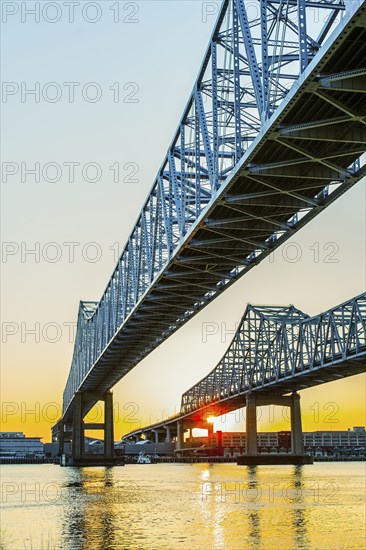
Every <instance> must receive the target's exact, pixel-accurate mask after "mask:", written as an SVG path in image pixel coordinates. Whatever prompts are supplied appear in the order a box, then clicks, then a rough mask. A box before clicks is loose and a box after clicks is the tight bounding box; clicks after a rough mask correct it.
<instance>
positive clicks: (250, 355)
mask: <svg viewBox="0 0 366 550" xmlns="http://www.w3.org/2000/svg"><path fill="white" fill-rule="evenodd" d="M352 360H353V361H355V360H356V362H355V363H354V364H352ZM361 360H363V367H362V366H361V369H362V370H365V366H366V293H364V294H361V295H360V296H357V297H356V298H354V299H352V300H350V301H349V302H345V303H343V304H341V305H340V306H337V307H336V308H333V309H331V310H329V311H326V312H325V313H322V314H320V315H318V316H316V317H309V316H308V315H305V313H303V312H302V311H299V310H298V309H296V308H294V307H293V306H288V307H271V306H267V307H262V306H261V307H257V306H253V305H248V307H247V309H246V311H245V313H244V316H243V318H242V320H241V323H240V326H239V328H238V330H237V332H236V334H235V336H234V339H233V341H232V342H231V344H230V346H229V349H228V350H227V352H226V353H225V355H224V357H223V358H222V359H221V361H220V362H219V364H218V365H217V366H216V367H215V368H214V369H213V370H212V371H211V372H210V374H208V375H207V376H206V377H205V378H203V379H202V380H201V381H200V382H198V384H196V385H195V386H193V387H192V388H190V389H189V390H188V391H187V392H186V393H184V394H183V396H182V405H181V413H182V414H188V413H192V412H193V411H195V410H197V409H200V408H201V407H205V406H207V405H211V404H212V403H219V402H220V401H221V400H226V399H230V398H233V397H236V396H238V395H242V394H245V393H248V392H251V391H255V390H258V389H262V388H269V389H270V390H271V391H274V392H276V391H278V389H279V387H280V386H281V383H282V384H283V383H284V384H285V385H286V383H287V380H288V379H289V378H293V377H301V379H304V380H305V378H306V375H309V374H310V375H311V377H312V380H313V382H312V383H313V384H314V383H320V382H321V379H322V372H323V370H326V369H329V367H330V366H334V365H337V364H341V365H340V366H341V368H338V371H334V372H336V374H332V376H333V379H334V378H337V377H339V378H342V377H344V376H348V375H349V374H353V373H354V372H353V370H352V368H353V366H356V371H357V372H359V368H360V367H359V365H360V364H361ZM349 367H351V369H350V370H349ZM320 370H321V371H322V372H319V371H320ZM326 379H327V378H325V380H324V381H326ZM308 385H312V384H311V383H310V384H309V383H308V382H305V381H304V387H308Z"/></svg>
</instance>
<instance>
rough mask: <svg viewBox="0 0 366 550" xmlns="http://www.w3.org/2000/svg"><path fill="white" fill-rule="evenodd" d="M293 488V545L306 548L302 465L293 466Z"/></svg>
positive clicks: (305, 512)
mask: <svg viewBox="0 0 366 550" xmlns="http://www.w3.org/2000/svg"><path fill="white" fill-rule="evenodd" d="M291 479H292V483H293V488H294V508H293V511H292V524H293V528H294V536H295V547H296V548H298V549H299V550H302V549H305V548H308V543H309V539H308V536H307V510H306V503H305V484H304V467H303V466H295V467H294V469H293V474H292V478H291Z"/></svg>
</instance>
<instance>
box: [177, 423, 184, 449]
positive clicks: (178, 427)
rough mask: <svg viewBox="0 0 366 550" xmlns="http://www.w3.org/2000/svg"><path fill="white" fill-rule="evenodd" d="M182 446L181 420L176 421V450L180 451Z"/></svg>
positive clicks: (182, 427)
mask: <svg viewBox="0 0 366 550" xmlns="http://www.w3.org/2000/svg"><path fill="white" fill-rule="evenodd" d="M183 446H184V425H183V422H177V445H176V450H177V451H180V450H182V449H183Z"/></svg>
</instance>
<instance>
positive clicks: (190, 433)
mask: <svg viewBox="0 0 366 550" xmlns="http://www.w3.org/2000/svg"><path fill="white" fill-rule="evenodd" d="M189 441H190V442H191V443H192V428H189Z"/></svg>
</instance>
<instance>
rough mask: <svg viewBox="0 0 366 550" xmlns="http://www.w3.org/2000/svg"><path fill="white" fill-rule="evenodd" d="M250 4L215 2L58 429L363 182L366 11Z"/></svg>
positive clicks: (267, 1) (340, 4) (91, 311)
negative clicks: (192, 75) (195, 67)
mask: <svg viewBox="0 0 366 550" xmlns="http://www.w3.org/2000/svg"><path fill="white" fill-rule="evenodd" d="M255 3H256V7H257V9H253V2H251V6H250V8H251V9H249V6H248V5H247V3H246V0H223V2H222V8H221V11H220V14H219V16H218V19H217V22H216V24H215V27H214V29H213V33H212V36H211V39H210V42H209V45H208V49H207V52H206V54H205V57H204V59H203V62H202V66H201V68H200V71H199V74H198V77H197V80H196V82H195V83H194V86H193V90H192V94H191V96H190V97H189V100H188V103H187V105H186V107H185V109H184V111H183V115H182V118H181V120H180V122H179V125H178V128H177V131H176V133H175V135H174V137H173V140H172V143H171V144H170V146H169V148H168V152H167V155H166V157H165V158H164V160H163V163H162V165H161V168H160V169H159V172H158V174H157V176H156V179H155V181H154V183H153V186H152V188H151V191H150V194H149V196H148V198H147V200H146V202H145V204H144V206H143V208H142V210H141V213H140V215H139V217H138V220H137V222H136V224H135V226H134V228H133V229H132V232H131V235H130V237H129V239H128V242H127V243H126V246H125V248H124V250H123V252H122V254H121V257H120V259H119V261H118V263H117V265H116V267H115V269H114V271H113V273H112V276H111V278H110V280H109V282H108V284H107V286H106V289H105V291H104V293H103V296H102V297H101V299H100V300H99V302H95V301H88V302H81V303H80V307H79V313H78V321H77V333H76V341H75V346H74V353H73V357H72V363H71V368H70V373H69V377H68V380H67V383H66V387H65V391H64V397H63V414H62V419H61V420H62V424H63V425H64V426H66V425H70V423H72V422H73V418H74V416H75V414H76V415H77V416H78V415H79V416H81V417H84V416H85V414H86V413H87V412H88V411H89V410H90V409H91V408H92V407H93V405H94V404H95V403H96V401H97V400H98V399H99V398H100V396H102V398H103V400H104V401H105V403H107V401H108V400H109V397H105V399H104V397H103V396H107V394H108V392H109V391H110V389H111V388H112V387H113V386H114V385H115V384H116V382H118V381H119V380H120V379H121V378H123V377H124V376H125V375H126V374H127V373H128V372H129V371H130V370H131V369H132V368H133V367H134V366H135V365H137V364H138V363H139V362H140V361H141V360H142V359H143V358H144V357H146V356H147V355H148V354H149V353H150V352H151V351H152V350H154V349H155V348H156V347H157V346H158V345H159V344H161V343H162V342H163V341H164V340H165V339H167V338H168V337H169V336H170V335H171V334H172V333H173V332H175V331H176V330H177V329H178V328H179V327H180V326H182V325H183V324H184V323H185V322H187V321H188V320H189V319H190V318H191V317H192V316H193V315H195V314H196V313H197V312H198V311H200V310H201V309H202V308H203V307H205V306H206V305H207V304H208V303H210V302H211V301H212V300H213V299H214V298H215V297H216V296H218V295H219V294H220V293H221V292H223V291H224V290H225V289H226V288H227V287H228V286H229V285H231V284H233V283H234V282H235V281H236V280H237V279H238V278H239V277H242V276H243V275H245V273H247V272H248V271H249V270H250V269H252V268H253V267H255V266H256V265H258V263H259V262H261V261H262V260H263V259H264V258H265V257H266V256H268V255H269V254H271V252H273V251H274V249H276V247H278V246H280V245H281V244H283V243H284V242H285V241H286V239H288V238H290V237H292V236H293V235H294V232H296V231H298V230H299V229H301V228H302V227H303V226H304V225H305V224H306V223H308V222H309V221H310V220H312V219H313V218H314V217H315V216H317V215H318V214H320V213H321V212H322V211H323V210H324V209H325V208H326V207H327V206H329V205H330V204H331V203H332V202H333V201H335V200H336V199H337V198H338V197H340V196H341V195H342V194H343V193H345V192H346V191H347V190H349V189H350V188H351V187H352V186H353V185H355V184H356V182H358V181H359V180H360V179H361V178H362V177H363V176H364V175H365V174H366V167H365V164H364V163H363V161H362V155H363V153H364V152H365V149H366V101H365V94H366V68H365V58H366V19H365V12H366V2H365V0H345V1H344V0H296V1H295V0H284V1H283V2H282V1H281V2H280V1H279V0H255ZM314 10H317V14H318V16H317V17H314ZM184 39H185V37H184ZM182 40H183V37H182ZM80 396H81V397H80ZM108 402H109V401H108ZM106 407H107V405H106ZM75 411H76V412H75ZM108 438H109V440H111V436H110V435H109V436H108ZM74 439H75V438H74ZM77 439H79V435H78V436H77Z"/></svg>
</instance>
